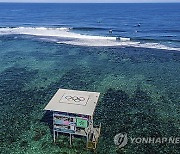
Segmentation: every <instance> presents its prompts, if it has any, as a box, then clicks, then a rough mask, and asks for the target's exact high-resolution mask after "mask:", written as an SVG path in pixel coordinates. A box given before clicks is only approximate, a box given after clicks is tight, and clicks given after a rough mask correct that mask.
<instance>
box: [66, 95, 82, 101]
mask: <svg viewBox="0 0 180 154" xmlns="http://www.w3.org/2000/svg"><path fill="white" fill-rule="evenodd" d="M65 98H66V99H67V100H68V101H71V100H72V101H74V102H81V101H84V100H85V98H84V97H77V96H73V97H72V96H66V97H65Z"/></svg>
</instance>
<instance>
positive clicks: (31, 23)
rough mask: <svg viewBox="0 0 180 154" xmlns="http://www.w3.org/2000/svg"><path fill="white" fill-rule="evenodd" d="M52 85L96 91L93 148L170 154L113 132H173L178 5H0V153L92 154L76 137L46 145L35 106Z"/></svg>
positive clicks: (179, 64) (44, 115)
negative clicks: (97, 128)
mask: <svg viewBox="0 0 180 154" xmlns="http://www.w3.org/2000/svg"><path fill="white" fill-rule="evenodd" d="M58 88H67V89H75V90H88V91H97V92H100V93H101V97H100V100H99V102H98V105H97V108H96V110H95V115H94V122H95V124H99V123H101V124H102V130H101V136H100V138H99V142H98V146H97V149H96V152H97V153H100V154H101V153H102V154H106V153H107V154H111V153H112V154H116V153H126V154H156V153H157V154H159V153H163V154H178V153H179V151H180V145H179V144H172V143H166V144H160V143H159V144H158V143H157V144H132V143H130V142H128V144H127V145H126V146H125V147H123V148H121V149H120V148H118V146H117V145H115V144H114V136H115V135H116V134H118V133H127V135H128V137H156V138H158V137H172V136H173V137H180V3H168V4H41V3H37V4H33V3H31V4H25V3H0V111H1V112H0V123H1V125H0V153H2V154H11V153H13V154H59V153H63V154H66V153H67V154H69V153H70V154H71V153H72V154H75V153H77V154H79V153H84V154H86V153H93V152H92V151H91V150H86V147H85V144H86V139H85V138H81V137H75V138H74V139H73V145H72V146H69V138H68V136H66V135H60V136H59V138H58V139H57V142H56V143H53V137H52V113H49V112H45V111H43V109H44V107H45V106H46V104H47V103H48V102H49V101H50V99H51V98H52V96H53V95H54V94H55V92H56V91H57V90H58Z"/></svg>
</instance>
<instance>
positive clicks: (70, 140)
mask: <svg viewBox="0 0 180 154" xmlns="http://www.w3.org/2000/svg"><path fill="white" fill-rule="evenodd" d="M71 145H72V135H71V134H70V146H71Z"/></svg>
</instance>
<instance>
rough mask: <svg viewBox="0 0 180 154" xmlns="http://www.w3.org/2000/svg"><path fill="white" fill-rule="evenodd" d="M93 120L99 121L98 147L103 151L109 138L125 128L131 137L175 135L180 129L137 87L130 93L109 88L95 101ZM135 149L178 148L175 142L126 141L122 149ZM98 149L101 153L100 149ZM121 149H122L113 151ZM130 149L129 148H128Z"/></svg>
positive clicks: (110, 140) (168, 149)
mask: <svg viewBox="0 0 180 154" xmlns="http://www.w3.org/2000/svg"><path fill="white" fill-rule="evenodd" d="M95 122H101V123H102V133H101V139H102V141H101V142H100V143H99V147H98V149H99V150H100V153H101V152H102V149H103V152H104V153H107V152H108V151H109V149H108V147H110V146H114V142H113V138H114V136H115V135H116V134H118V133H123V132H126V133H128V135H129V136H131V137H170V136H174V137H177V134H180V130H179V129H178V127H177V126H175V125H174V122H173V121H164V120H163V119H162V118H161V117H158V115H157V114H156V112H155V107H154V106H153V103H152V99H151V97H150V96H149V95H148V94H147V93H146V92H144V91H142V90H141V89H140V88H137V90H136V91H135V92H134V96H132V97H130V96H128V94H127V93H126V92H125V91H122V90H114V89H109V90H108V91H107V92H106V93H105V94H104V97H103V98H102V100H101V102H100V103H99V104H98V107H97V110H96V112H95ZM126 148H127V150H128V149H136V150H135V151H133V152H135V153H149V152H153V153H158V152H159V151H162V152H163V153H167V152H172V151H173V150H174V151H178V150H180V147H179V146H178V144H176V145H173V146H170V145H169V146H166V145H164V144H157V145H155V146H154V145H151V144H147V145H146V144H145V145H143V146H142V145H138V144H136V145H134V144H128V145H127V146H126V147H125V149H126ZM103 152H102V153H103ZM117 152H118V153H122V152H123V151H117ZM129 152H130V153H131V152H132V151H129Z"/></svg>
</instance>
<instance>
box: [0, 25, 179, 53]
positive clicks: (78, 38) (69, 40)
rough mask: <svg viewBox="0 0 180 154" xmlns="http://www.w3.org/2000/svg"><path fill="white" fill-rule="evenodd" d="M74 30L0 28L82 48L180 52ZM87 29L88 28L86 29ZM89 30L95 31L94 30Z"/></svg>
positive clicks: (4, 30)
mask: <svg viewBox="0 0 180 154" xmlns="http://www.w3.org/2000/svg"><path fill="white" fill-rule="evenodd" d="M73 29H74V28H67V27H59V28H48V27H0V35H11V34H18V35H19V34H20V35H33V36H39V37H40V39H46V40H47V39H49V40H51V41H55V42H57V43H65V44H71V45H80V46H129V47H142V48H156V49H165V50H177V51H180V48H173V47H168V46H165V45H162V44H159V43H142V42H139V41H136V40H131V39H130V38H124V37H113V36H112V37H109V36H94V35H93V36H92V35H83V34H78V33H75V32H73ZM75 29H76V28H75ZM77 29H78V28H77ZM79 29H82V28H79ZM85 29H87V28H86V27H85ZM88 29H91V30H93V29H94V28H88Z"/></svg>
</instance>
